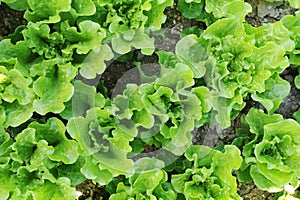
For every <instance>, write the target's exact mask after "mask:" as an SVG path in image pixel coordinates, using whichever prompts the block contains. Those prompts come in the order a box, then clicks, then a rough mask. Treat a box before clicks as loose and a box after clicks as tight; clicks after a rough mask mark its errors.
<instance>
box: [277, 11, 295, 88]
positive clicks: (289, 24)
mask: <svg viewBox="0 0 300 200" xmlns="http://www.w3.org/2000/svg"><path fill="white" fill-rule="evenodd" d="M281 22H282V24H283V25H284V26H285V27H286V28H287V29H288V30H289V31H290V38H291V39H292V40H293V41H294V42H295V48H293V49H292V50H290V52H289V60H290V63H291V64H292V65H293V66H295V67H297V68H298V71H300V67H299V66H300V33H299V29H300V25H299V23H300V12H299V11H298V12H296V13H295V16H292V15H287V16H284V17H283V18H282V19H281ZM295 85H296V87H297V88H300V76H299V75H298V76H296V78H295Z"/></svg>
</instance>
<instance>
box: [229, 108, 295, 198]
mask: <svg viewBox="0 0 300 200" xmlns="http://www.w3.org/2000/svg"><path fill="white" fill-rule="evenodd" d="M299 131H300V125H299V124H298V123H297V122H296V121H294V120H292V119H283V117H282V116H281V115H279V114H274V115H267V114H265V113H263V111H262V110H258V109H251V110H250V111H249V113H248V114H247V115H246V116H245V117H244V120H243V124H242V128H240V129H238V130H237V134H238V138H237V139H236V140H235V141H234V144H236V145H237V146H238V147H240V148H241V150H242V155H243V157H244V162H243V164H242V166H241V168H240V170H239V173H238V175H239V176H238V177H239V179H240V180H241V181H247V182H248V181H251V180H253V181H254V183H255V185H257V186H258V187H259V188H260V189H262V190H267V191H269V192H278V191H282V190H284V188H285V187H287V186H289V185H291V186H292V187H296V186H297V185H298V180H299V162H298V161H299V156H300V154H299V149H300V146H299V145H300V142H299Z"/></svg>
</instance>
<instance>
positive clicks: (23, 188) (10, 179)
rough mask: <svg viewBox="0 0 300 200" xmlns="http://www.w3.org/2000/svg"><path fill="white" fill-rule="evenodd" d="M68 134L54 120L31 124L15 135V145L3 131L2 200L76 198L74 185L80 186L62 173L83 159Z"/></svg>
mask: <svg viewBox="0 0 300 200" xmlns="http://www.w3.org/2000/svg"><path fill="white" fill-rule="evenodd" d="M65 131H66V128H65V126H64V124H63V123H62V122H61V121H60V120H59V119H57V118H50V119H49V120H48V121H47V122H46V123H39V122H32V123H30V124H29V125H28V127H27V128H25V129H24V130H23V131H22V132H20V133H15V134H17V136H16V137H15V142H13V141H12V139H11V138H10V136H9V134H8V133H7V132H6V131H4V129H3V127H2V129H1V141H0V142H1V143H0V147H1V154H0V156H1V167H0V174H1V184H0V185H1V189H2V192H1V198H2V199H7V198H8V197H9V198H10V199H28V198H31V199H40V198H41V197H42V196H43V198H49V199H51V198H55V199H66V198H67V199H70V198H75V195H74V194H75V190H74V187H72V186H71V184H72V185H73V186H74V185H75V184H78V182H73V183H71V181H70V179H69V178H67V177H65V176H60V175H59V173H58V172H59V169H60V168H64V167H66V168H67V167H68V166H71V165H74V164H75V163H76V162H77V159H78V157H79V154H78V152H77V148H78V145H77V142H75V141H74V140H70V139H67V137H66V135H65ZM69 169H72V167H71V168H69ZM68 173H70V174H71V173H73V171H72V170H70V171H69V172H68ZM4 174H5V175H4ZM75 174H76V172H75ZM68 176H70V175H68ZM79 177H80V176H79ZM81 177H82V176H81ZM79 179H80V178H79ZM73 180H75V179H73ZM81 181H82V179H81ZM81 181H79V182H81ZM53 191H55V192H53Z"/></svg>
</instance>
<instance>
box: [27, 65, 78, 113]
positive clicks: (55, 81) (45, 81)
mask: <svg viewBox="0 0 300 200" xmlns="http://www.w3.org/2000/svg"><path fill="white" fill-rule="evenodd" d="M76 71H77V69H76V68H74V67H73V66H72V65H71V64H70V63H68V64H65V65H60V64H58V63H57V61H56V60H45V61H43V62H42V63H39V64H35V65H33V66H32V68H31V70H30V75H31V76H32V77H36V76H38V77H39V78H37V80H36V81H35V82H34V83H33V90H34V92H35V93H36V94H37V96H39V99H37V100H35V101H34V102H33V106H34V109H35V110H36V112H38V113H40V114H42V115H44V114H46V113H48V112H54V113H59V112H61V111H63V110H64V108H65V106H64V104H63V103H64V102H66V101H68V100H69V99H70V98H71V97H72V95H73V90H74V89H73V85H72V84H71V83H70V81H71V80H72V79H74V78H75V76H76Z"/></svg>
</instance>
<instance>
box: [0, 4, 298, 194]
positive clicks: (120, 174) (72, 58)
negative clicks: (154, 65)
mask: <svg viewBox="0 0 300 200" xmlns="http://www.w3.org/2000/svg"><path fill="white" fill-rule="evenodd" d="M270 1H272V0H270ZM0 2H4V3H6V4H8V5H9V6H10V7H11V8H13V9H16V10H24V11H25V19H27V20H28V24H27V25H23V26H20V27H18V28H17V29H16V31H15V33H14V34H11V35H9V36H5V37H4V39H3V40H2V41H1V42H0V189H1V192H0V199H37V200H39V199H75V186H76V185H78V184H80V183H81V182H83V181H84V180H86V179H90V180H92V181H94V182H96V183H98V184H100V185H101V186H105V189H106V190H107V191H108V192H109V193H110V194H111V196H110V199H124V200H127V199H130V200H134V199H140V200H142V199H151V200H155V199H159V200H162V199H163V200H165V199H166V200H169V199H170V200H179V199H195V200H196V199H209V200H212V199H220V200H223V199H226V200H227V199H228V200H231V199H241V198H240V197H239V196H238V194H237V188H236V187H237V184H236V180H235V178H234V176H232V172H233V170H237V169H238V168H239V167H240V165H241V163H242V165H241V168H240V170H239V171H238V177H239V180H240V181H245V182H249V181H254V183H255V184H256V185H257V186H258V187H259V188H261V189H263V190H268V191H269V192H277V191H282V193H280V195H281V194H283V196H281V197H279V199H293V197H291V196H290V195H289V194H288V193H291V194H292V193H293V192H294V190H295V189H296V188H297V187H298V183H299V178H300V177H299V176H300V171H299V169H300V166H299V157H300V154H299V152H300V140H299V132H300V125H299V119H300V117H299V115H300V114H299V113H300V111H297V112H296V113H295V114H294V118H295V119H296V120H298V122H296V121H294V120H291V119H283V118H282V116H280V115H278V114H273V113H274V112H275V111H276V110H277V109H278V107H279V106H280V104H281V102H282V101H283V99H284V98H285V97H286V96H287V95H288V93H289V90H290V85H289V83H288V82H287V81H285V80H283V79H282V78H281V77H280V75H281V73H282V72H283V71H284V70H285V69H286V68H287V67H289V65H290V64H291V65H292V66H293V67H297V68H298V69H299V65H300V59H299V48H300V42H299V41H300V39H299V38H300V35H299V32H300V31H299V30H300V29H299V27H300V26H299V22H300V20H299V16H300V13H299V12H296V14H295V16H292V15H288V16H285V17H283V19H282V20H281V21H279V22H275V23H272V24H271V23H270V24H264V25H262V26H260V27H252V26H251V25H249V24H247V22H246V21H245V16H246V15H247V14H248V13H250V12H251V7H250V5H249V4H248V3H245V2H244V1H242V0H205V1H204V0H179V1H177V2H178V9H179V11H180V12H182V14H183V16H184V17H187V18H190V19H196V20H199V21H203V22H205V23H206V25H207V27H206V29H205V30H197V29H195V28H194V29H193V28H191V29H189V30H187V31H183V32H182V33H184V34H186V33H195V34H197V35H194V34H189V35H185V36H184V37H182V38H181V39H180V40H179V41H178V42H177V44H176V47H175V51H174V52H167V51H159V52H156V54H157V56H158V59H159V64H160V71H158V72H157V73H155V75H153V76H150V75H148V73H147V71H146V70H145V71H144V69H143V66H142V64H140V65H138V64H137V62H135V64H136V65H137V66H138V69H139V71H140V77H139V78H140V84H138V85H137V84H128V85H126V89H125V90H124V91H123V93H121V94H119V95H117V96H116V97H114V98H112V99H110V98H108V96H107V94H105V89H103V88H102V87H103V85H104V84H103V82H102V83H101V84H99V85H98V86H97V87H95V86H96V85H97V83H96V82H97V80H98V78H99V75H101V74H102V73H104V71H105V70H106V67H107V66H106V64H107V63H112V62H113V60H112V59H113V58H118V57H120V56H121V57H122V56H124V54H127V55H128V53H130V52H131V51H132V50H133V49H134V50H136V49H137V50H139V51H140V52H141V53H142V54H144V55H151V54H152V53H153V52H154V50H155V46H154V42H160V41H155V39H154V38H156V37H152V35H153V34H154V35H156V33H158V32H160V33H162V32H164V31H163V30H162V29H161V27H162V24H163V23H164V22H165V21H166V16H165V14H164V12H165V8H166V7H168V6H171V5H172V4H173V0H120V1H116V0H61V1H55V0H40V1H37V0H18V1H16V0H0ZM289 2H290V4H291V6H293V7H299V1H297V0H295V1H293V0H290V1H289ZM171 32H172V31H171ZM163 39H164V38H163ZM131 53H132V52H131ZM127 55H125V56H127ZM132 55H134V56H133V57H132V58H134V59H135V58H136V57H138V59H139V57H140V55H139V54H133V53H132ZM152 58H154V56H153V57H152ZM120 60H121V59H119V60H118V61H120ZM128 64H129V63H128ZM79 73H80V74H79ZM299 77H300V76H297V77H296V79H295V84H296V86H297V87H299V88H300V78H299ZM76 79H80V80H82V81H79V80H76ZM87 79H94V80H87ZM86 83H89V84H92V83H93V84H94V85H95V86H91V85H87V84H86ZM110 89H112V88H110ZM100 92H102V94H100ZM249 98H251V99H252V100H255V101H257V102H259V103H260V104H261V105H263V106H264V107H265V109H266V110H267V112H268V115H267V114H264V113H263V112H262V111H260V110H255V109H250V112H249V114H248V115H247V116H245V117H242V118H241V120H242V128H240V129H238V130H237V132H238V138H237V139H236V140H235V142H234V144H235V145H236V146H238V147H239V148H240V149H241V151H242V154H243V157H244V160H243V162H242V158H241V156H240V152H239V150H238V149H237V147H235V146H231V145H228V146H225V147H224V148H223V147H218V148H216V149H222V151H219V150H216V149H211V148H209V147H205V146H194V145H192V133H191V132H192V131H193V130H194V129H195V128H199V127H201V126H202V125H204V124H208V123H209V124H214V123H215V122H216V123H219V124H220V127H221V128H226V127H228V126H230V120H232V119H235V118H236V117H237V116H238V115H239V114H240V111H241V110H242V109H243V108H244V107H245V104H246V103H245V102H246V100H247V99H249ZM272 114H273V115H272ZM55 116H56V117H62V118H63V119H64V121H63V122H62V121H61V120H59V119H58V118H56V117H55ZM65 126H66V127H65ZM66 131H67V132H66ZM152 149H154V151H152V152H151V150H152ZM147 156H151V158H149V157H147ZM176 159H178V160H176ZM278 196H279V195H278ZM278 196H277V197H278Z"/></svg>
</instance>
